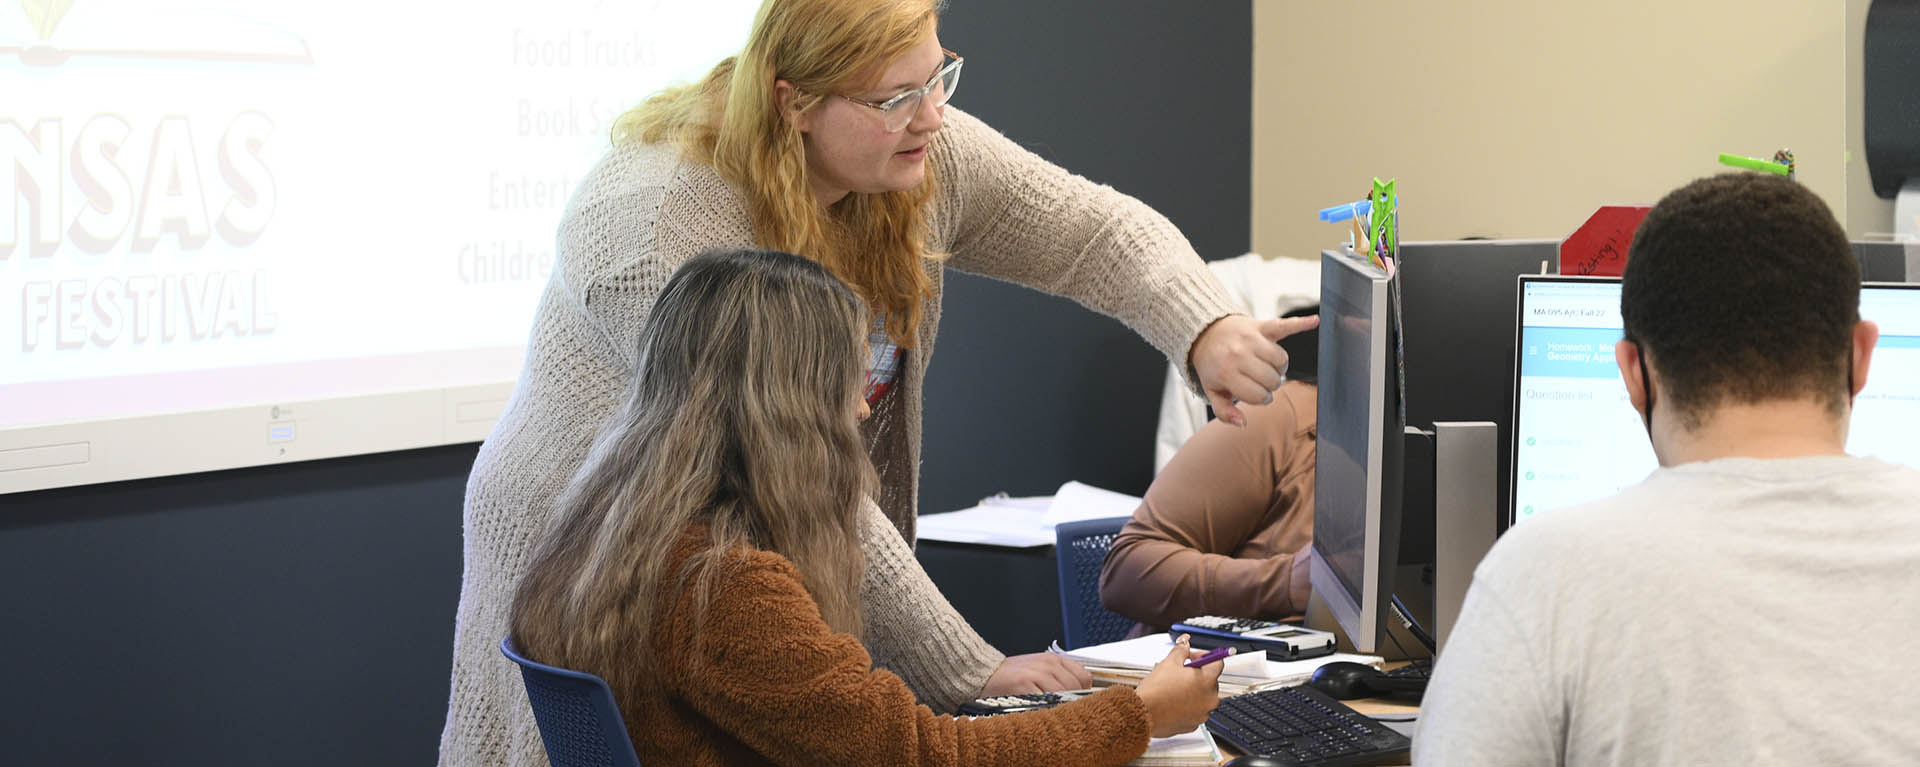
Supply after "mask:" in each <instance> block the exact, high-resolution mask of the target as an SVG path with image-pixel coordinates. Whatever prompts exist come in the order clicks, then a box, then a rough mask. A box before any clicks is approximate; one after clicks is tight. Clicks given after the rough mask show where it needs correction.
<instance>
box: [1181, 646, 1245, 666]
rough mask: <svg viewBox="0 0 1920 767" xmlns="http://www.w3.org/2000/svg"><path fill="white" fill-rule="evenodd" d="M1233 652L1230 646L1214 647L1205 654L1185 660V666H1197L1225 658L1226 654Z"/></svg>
mask: <svg viewBox="0 0 1920 767" xmlns="http://www.w3.org/2000/svg"><path fill="white" fill-rule="evenodd" d="M1233 652H1234V650H1233V648H1231V647H1215V648H1213V649H1211V650H1208V651H1207V654H1206V655H1202V656H1200V657H1198V658H1194V659H1193V660H1190V661H1187V668H1199V667H1201V666H1205V665H1207V664H1209V663H1212V662H1214V661H1217V660H1226V659H1227V656H1229V655H1232V654H1233Z"/></svg>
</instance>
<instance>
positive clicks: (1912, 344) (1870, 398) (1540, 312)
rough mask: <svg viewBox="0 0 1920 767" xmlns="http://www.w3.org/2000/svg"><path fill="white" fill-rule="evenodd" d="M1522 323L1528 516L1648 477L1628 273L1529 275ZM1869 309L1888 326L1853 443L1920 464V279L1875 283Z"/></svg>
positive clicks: (1516, 488)
mask: <svg viewBox="0 0 1920 767" xmlns="http://www.w3.org/2000/svg"><path fill="white" fill-rule="evenodd" d="M1519 298H1520V302H1519V311H1518V312H1517V322H1516V330H1515V333H1516V336H1515V337H1516V343H1515V357H1516V361H1515V365H1514V371H1515V386H1514V392H1515V394H1516V396H1515V397H1514V416H1513V424H1514V428H1513V431H1512V436H1511V439H1512V440H1513V457H1514V460H1513V468H1512V471H1511V476H1510V478H1509V481H1510V482H1511V486H1512V488H1513V493H1512V497H1513V502H1512V505H1511V508H1510V510H1509V514H1510V515H1511V516H1510V519H1511V521H1512V523H1514V524H1518V523H1520V522H1522V521H1525V520H1527V519H1530V518H1532V517H1534V516H1537V515H1540V514H1546V513H1551V512H1552V511H1553V510H1554V509H1559V508H1565V507H1567V506H1573V505H1577V504H1581V503H1586V502H1588V501H1593V500H1598V499H1600V498H1603V497H1606V496H1608V495H1611V494H1613V493H1616V492H1619V491H1620V490H1621V489H1623V488H1625V487H1627V486H1629V485H1633V484H1636V483H1638V482H1639V481H1640V480H1642V479H1644V478H1645V477H1646V476H1647V474H1649V473H1651V472H1652V471H1653V470H1654V469H1655V468H1656V467H1657V466H1658V461H1657V460H1656V459H1655V458H1654V454H1653V447H1652V445H1651V443H1649V442H1648V441H1647V433H1646V427H1645V426H1644V425H1643V424H1642V422H1641V419H1640V414H1639V413H1638V412H1637V411H1635V410H1634V409H1633V406H1632V404H1631V403H1629V402H1628V400H1627V388H1626V385H1625V384H1624V383H1622V382H1621V380H1620V368H1619V366H1618V365H1617V364H1616V363H1615V362H1614V354H1613V347H1614V343H1615V342H1616V341H1619V340H1620V333H1621V323H1620V281H1619V280H1618V279H1610V278H1582V277H1534V276H1529V277H1522V278H1520V280H1519ZM1860 317H1861V319H1864V320H1870V321H1873V322H1875V323H1877V324H1878V325H1879V326H1880V341H1879V343H1878V344H1877V345H1876V346H1875V347H1874V352H1873V365H1872V369H1871V371H1870V375H1869V376H1868V379H1867V385H1866V388H1865V389H1863V390H1862V391H1861V392H1860V395H1859V396H1858V397H1857V398H1856V399H1855V400H1854V403H1853V419H1852V422H1851V427H1850V429H1849V431H1848V435H1847V452H1848V453H1851V454H1854V455H1863V456H1872V457H1875V458H1880V459H1882V460H1885V461H1889V462H1893V463H1899V464H1905V465H1908V466H1920V440H1915V439H1913V435H1912V434H1911V432H1910V429H1909V428H1908V425H1910V424H1914V423H1920V285H1913V284H1901V285H1892V284H1871V283H1869V284H1867V285H1864V286H1862V287H1861V290H1860Z"/></svg>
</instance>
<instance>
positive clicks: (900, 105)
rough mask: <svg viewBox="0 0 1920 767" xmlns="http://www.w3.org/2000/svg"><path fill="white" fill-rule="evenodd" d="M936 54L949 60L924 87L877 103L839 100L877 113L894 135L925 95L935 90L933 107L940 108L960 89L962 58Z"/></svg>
mask: <svg viewBox="0 0 1920 767" xmlns="http://www.w3.org/2000/svg"><path fill="white" fill-rule="evenodd" d="M940 52H941V53H942V54H945V56H946V57H947V58H949V59H952V61H949V62H947V64H946V65H945V66H942V67H940V71H938V72H935V73H933V77H931V78H928V80H927V84H926V85H923V86H921V87H918V88H913V89H909V90H906V91H902V92H900V93H899V94H898V95H896V96H894V97H893V98H890V99H887V100H886V101H881V102H872V101H862V100H860V99H856V98H854V97H852V96H841V97H840V98H843V99H846V100H848V101H851V102H853V103H855V104H859V105H860V106H863V107H867V108H868V109H873V110H876V111H878V112H879V113H880V124H881V125H882V126H884V127H885V128H886V129H887V131H888V132H889V133H897V132H899V131H901V130H902V129H904V128H906V127H907V123H910V122H913V116H914V115H916V114H918V113H919V112H920V104H921V102H923V101H924V100H925V99H926V98H927V96H929V95H933V94H934V91H939V94H938V95H934V99H935V101H934V102H933V105H934V106H935V107H943V106H946V105H947V102H949V101H952V100H953V92H954V90H955V89H957V88H959V87H960V65H961V64H963V63H966V59H964V58H961V56H960V54H958V53H954V52H953V51H950V50H947V49H945V48H941V49H940Z"/></svg>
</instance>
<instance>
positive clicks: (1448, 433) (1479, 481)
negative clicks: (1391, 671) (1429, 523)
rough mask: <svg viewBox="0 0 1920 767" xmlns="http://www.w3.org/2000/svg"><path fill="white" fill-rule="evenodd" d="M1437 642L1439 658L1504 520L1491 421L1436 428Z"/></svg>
mask: <svg viewBox="0 0 1920 767" xmlns="http://www.w3.org/2000/svg"><path fill="white" fill-rule="evenodd" d="M1433 433H1434V449H1433V453H1434V456H1433V464H1434V466H1433V475H1434V476H1433V480H1434V481H1433V484H1434V488H1433V495H1434V504H1433V523H1434V524H1433V528H1434V534H1433V548H1434V553H1433V556H1434V568H1433V569H1434V588H1433V602H1434V611H1433V613H1432V615H1433V617H1434V620H1433V637H1434V640H1435V642H1436V644H1437V648H1438V649H1437V651H1436V653H1435V654H1436V655H1437V654H1438V653H1439V652H1444V651H1445V650H1446V646H1447V635H1448V634H1449V633H1452V631H1453V625H1454V623H1455V622H1456V621H1457V620H1459V618H1460V607H1461V605H1462V604H1464V603H1465V602H1466V598H1467V586H1468V585H1469V584H1471V583H1473V569H1474V568H1475V567H1478V566H1479V564H1480V559H1481V558H1482V557H1484V556H1486V555H1487V550H1488V549H1490V548H1492V547H1493V538H1494V531H1495V530H1496V529H1497V528H1498V525H1499V518H1500V504H1499V500H1498V498H1499V486H1500V479H1499V477H1500V472H1499V467H1498V466H1496V465H1495V464H1496V463H1497V462H1498V456H1499V429H1498V427H1496V426H1495V425H1494V424H1493V422H1491V421H1440V422H1436V423H1434V425H1433Z"/></svg>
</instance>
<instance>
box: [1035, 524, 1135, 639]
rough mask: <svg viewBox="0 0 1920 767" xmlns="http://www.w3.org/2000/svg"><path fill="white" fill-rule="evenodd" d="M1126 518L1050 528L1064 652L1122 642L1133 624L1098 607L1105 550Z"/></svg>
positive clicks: (1105, 557) (1104, 607) (1111, 545)
mask: <svg viewBox="0 0 1920 767" xmlns="http://www.w3.org/2000/svg"><path fill="white" fill-rule="evenodd" d="M1127 519H1128V517H1109V518H1107V519H1086V520H1081V521H1079V522H1068V523H1066V524H1062V525H1058V526H1056V527H1054V529H1053V535H1054V550H1053V554H1054V558H1055V560H1056V561H1057V563H1058V564H1059V566H1060V622H1061V625H1062V626H1063V627H1064V628H1065V633H1066V637H1065V638H1063V639H1062V640H1061V644H1062V646H1064V647H1065V648H1066V649H1069V650H1071V649H1074V648H1076V647H1085V646H1087V645H1094V644H1103V643H1106V642H1113V641H1117V640H1120V639H1124V638H1125V637H1126V636H1127V632H1128V631H1131V630H1132V629H1133V621H1132V620H1131V619H1129V618H1127V617H1125V616H1123V615H1121V614H1119V613H1116V612H1114V611H1112V610H1108V609H1107V608H1106V606H1105V605H1102V604H1100V567H1101V565H1104V564H1105V563H1106V561H1107V549H1110V548H1112V547H1113V537H1114V536H1115V535H1118V534H1119V533H1120V528H1121V526H1123V525H1125V524H1126V523H1127Z"/></svg>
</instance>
